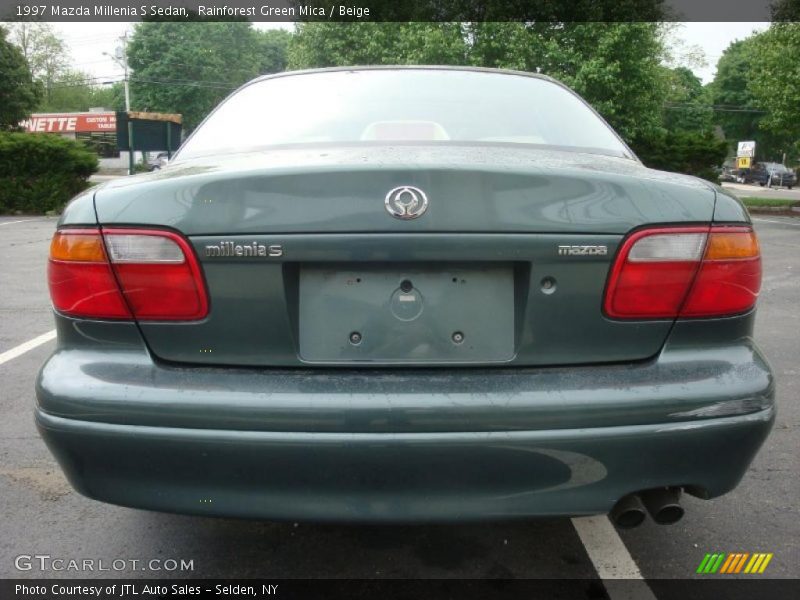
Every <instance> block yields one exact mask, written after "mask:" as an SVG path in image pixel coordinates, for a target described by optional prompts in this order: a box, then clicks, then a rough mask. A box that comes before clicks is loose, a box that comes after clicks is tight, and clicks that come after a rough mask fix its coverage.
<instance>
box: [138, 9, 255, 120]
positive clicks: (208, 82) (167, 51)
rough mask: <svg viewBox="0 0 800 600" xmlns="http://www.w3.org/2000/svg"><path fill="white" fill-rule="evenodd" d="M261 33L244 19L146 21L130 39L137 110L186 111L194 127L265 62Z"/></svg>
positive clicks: (187, 117)
mask: <svg viewBox="0 0 800 600" xmlns="http://www.w3.org/2000/svg"><path fill="white" fill-rule="evenodd" d="M262 49H263V46H262V47H261V48H260V47H259V37H258V36H257V35H256V32H255V30H254V29H253V28H252V26H251V24H250V23H248V22H245V21H222V22H209V21H199V22H188V23H187V22H177V21H146V22H143V23H140V24H138V25H137V26H136V28H135V30H134V32H133V36H132V38H131V41H130V43H129V44H128V64H129V66H130V67H131V69H132V70H133V74H132V76H131V82H132V83H131V96H132V103H133V107H134V108H135V109H137V110H151V111H161V112H175V113H181V114H183V122H184V127H186V128H187V129H188V130H191V129H193V128H194V127H196V126H197V124H198V123H199V122H200V121H201V120H202V119H203V118H204V117H205V116H206V115H207V114H208V113H209V112H210V111H211V109H212V108H214V107H215V106H216V105H217V104H218V103H219V102H220V101H221V100H222V99H224V98H225V97H226V96H227V95H228V94H229V93H230V92H232V91H233V90H234V89H236V88H237V87H239V86H240V85H242V84H243V83H245V82H246V81H248V80H249V79H252V78H253V77H255V76H256V75H258V74H259V69H260V68H261V67H262V66H263V64H264V63H263V62H262V60H261V56H260V51H261V50H262Z"/></svg>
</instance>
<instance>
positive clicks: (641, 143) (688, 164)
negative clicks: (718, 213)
mask: <svg viewBox="0 0 800 600" xmlns="http://www.w3.org/2000/svg"><path fill="white" fill-rule="evenodd" d="M633 150H634V152H636V154H637V155H638V156H639V158H640V159H641V160H642V162H643V163H644V164H645V165H647V166H648V167H651V168H653V169H661V170H662V171H674V172H676V173H686V174H689V175H696V176H697V177H702V178H703V179H707V180H709V181H713V182H716V181H717V175H716V172H715V170H714V169H715V167H718V166H719V165H721V164H722V162H723V161H724V160H725V155H726V154H727V151H728V150H727V145H726V143H725V142H724V141H722V140H719V139H717V138H716V137H715V136H714V135H713V134H712V133H711V132H706V133H697V132H689V131H669V132H662V133H659V134H656V135H653V136H651V137H648V138H643V139H640V140H638V142H637V143H636V144H634V146H633Z"/></svg>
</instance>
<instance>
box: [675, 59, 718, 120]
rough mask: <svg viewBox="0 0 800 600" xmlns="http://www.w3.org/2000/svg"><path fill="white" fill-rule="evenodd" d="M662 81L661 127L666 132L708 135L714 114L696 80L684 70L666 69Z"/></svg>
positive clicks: (689, 71)
mask: <svg viewBox="0 0 800 600" xmlns="http://www.w3.org/2000/svg"><path fill="white" fill-rule="evenodd" d="M666 77H667V81H668V85H667V92H666V97H665V100H666V102H665V105H664V127H666V129H667V130H668V131H695V132H700V133H704V132H708V131H711V129H712V127H713V119H714V113H713V111H712V109H711V101H710V94H709V93H708V90H706V89H705V88H704V87H703V83H702V82H701V81H700V78H699V77H697V75H695V74H694V73H693V72H692V70H691V69H688V68H686V67H676V68H674V69H667V72H666Z"/></svg>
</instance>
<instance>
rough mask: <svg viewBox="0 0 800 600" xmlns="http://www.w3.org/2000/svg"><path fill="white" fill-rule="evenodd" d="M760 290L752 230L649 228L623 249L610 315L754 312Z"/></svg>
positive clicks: (608, 302) (612, 283) (607, 306)
mask: <svg viewBox="0 0 800 600" xmlns="http://www.w3.org/2000/svg"><path fill="white" fill-rule="evenodd" d="M760 285H761V259H760V254H759V249H758V241H757V239H756V237H755V233H753V230H752V229H751V228H749V227H686V228H660V229H647V230H642V231H637V232H635V233H634V234H632V235H631V236H629V237H628V238H627V239H626V240H625V242H624V243H623V245H622V247H621V248H620V251H619V253H618V255H617V259H616V261H615V263H614V266H613V267H612V270H611V275H610V277H609V281H608V285H607V287H606V296H605V301H604V310H605V312H606V314H607V315H608V316H609V317H612V318H617V319H664V318H675V317H679V316H680V317H712V316H725V315H731V314H737V313H742V312H745V311H747V310H749V309H751V308H752V307H753V306H754V305H755V302H756V298H757V296H758V291H759V288H760Z"/></svg>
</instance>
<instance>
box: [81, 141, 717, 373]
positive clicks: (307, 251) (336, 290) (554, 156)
mask: <svg viewBox="0 0 800 600" xmlns="http://www.w3.org/2000/svg"><path fill="white" fill-rule="evenodd" d="M133 183H136V185H132V184H133ZM406 185H410V186H415V187H417V188H419V189H421V190H423V191H424V192H425V194H426V195H427V198H428V200H429V204H428V208H427V211H426V212H425V213H424V214H423V215H421V216H420V217H419V218H416V219H411V220H403V219H398V218H394V217H393V216H391V215H390V214H389V213H388V212H387V210H386V208H385V206H384V198H385V196H386V194H387V192H388V191H389V190H391V189H393V188H396V187H398V186H406ZM95 202H96V208H97V215H98V218H99V220H100V223H101V224H102V225H114V226H119V225H137V226H167V227H170V228H173V229H175V230H177V231H180V232H181V233H183V234H184V235H186V236H188V237H189V239H190V242H191V243H192V245H193V246H194V248H195V250H196V251H197V253H198V256H199V258H200V261H201V263H202V266H203V270H204V275H205V278H206V283H207V286H208V291H209V297H210V302H211V312H210V314H209V316H208V318H207V319H205V320H203V321H202V322H196V323H177V324H176V323H171V324H170V323H141V324H140V326H141V329H142V332H143V334H144V336H145V338H146V341H147V343H148V344H149V346H150V347H151V349H152V351H153V352H154V354H155V355H156V356H158V357H159V358H161V359H165V360H170V361H176V362H189V363H204V364H219V365H249V366H256V365H257V366H290V365H303V364H306V365H307V364H312V365H321V366H322V365H335V366H342V365H348V366H353V365H386V364H401V365H431V366H434V365H445V364H447V365H453V364H456V365H458V364H464V365H467V364H470V365H474V364H499V365H516V366H534V365H557V364H587V363H597V362H615V361H628V360H637V359H644V358H647V357H650V356H652V355H654V354H655V353H656V352H658V350H659V349H660V348H661V346H662V344H663V342H664V340H665V338H666V335H667V334H668V332H669V329H670V326H671V321H668V320H667V321H651V322H620V321H613V320H610V319H607V318H606V317H605V316H604V315H603V314H602V299H603V290H604V286H605V282H606V278H607V275H608V270H609V267H610V264H611V261H612V259H613V255H614V252H615V250H616V248H617V246H618V244H619V242H620V240H621V239H622V237H623V236H624V234H625V233H627V232H628V231H630V230H631V229H634V228H636V227H639V226H641V225H644V224H655V223H707V222H709V221H710V220H711V217H712V214H713V208H714V192H713V191H712V189H711V188H710V187H709V186H707V185H706V184H704V183H702V182H699V181H697V180H695V179H693V178H688V177H685V178H683V177H680V176H676V175H673V174H666V173H661V172H658V171H652V170H649V169H646V168H645V167H643V166H641V165H640V164H638V163H636V162H635V161H631V160H628V159H621V158H615V157H606V156H599V155H592V154H584V153H575V152H566V151H557V150H536V149H529V148H524V149H522V148H519V149H518V148H515V147H509V146H507V145H504V146H480V147H476V146H459V145H447V146H412V145H408V146H405V145H398V146H394V147H365V146H363V145H360V146H352V147H336V148H334V147H331V148H321V147H316V148H314V149H294V150H283V151H278V150H272V151H268V152H258V153H249V154H241V155H234V156H225V157H221V158H218V159H208V158H206V159H198V160H193V161H186V162H181V163H177V164H174V165H170V166H169V167H168V168H166V169H163V170H162V171H160V172H158V173H155V174H150V175H145V176H139V177H135V178H129V179H121V180H116V181H114V182H110V183H109V184H106V185H104V186H102V187H101V188H99V189H98V191H97V193H96V197H95ZM563 246H566V247H572V246H578V247H581V250H579V251H578V252H584V253H572V251H571V250H569V249H566V250H559V247H563ZM586 247H589V248H588V250H586ZM603 250H604V251H603ZM587 251H588V252H590V253H588V254H587V253H585V252H587ZM407 284H410V288H409V289H405V288H406V287H408V285H407ZM352 334H358V335H359V336H360V338H361V339H360V340H358V341H357V343H353V339H351V336H352ZM456 334H461V336H462V339H461V340H460V341H459V340H458V336H457V335H456Z"/></svg>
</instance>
